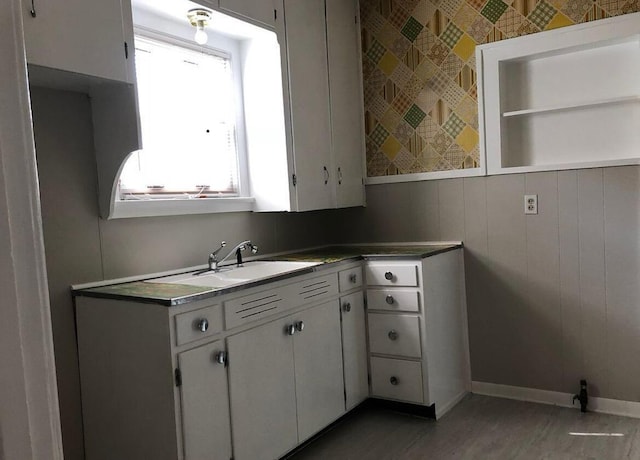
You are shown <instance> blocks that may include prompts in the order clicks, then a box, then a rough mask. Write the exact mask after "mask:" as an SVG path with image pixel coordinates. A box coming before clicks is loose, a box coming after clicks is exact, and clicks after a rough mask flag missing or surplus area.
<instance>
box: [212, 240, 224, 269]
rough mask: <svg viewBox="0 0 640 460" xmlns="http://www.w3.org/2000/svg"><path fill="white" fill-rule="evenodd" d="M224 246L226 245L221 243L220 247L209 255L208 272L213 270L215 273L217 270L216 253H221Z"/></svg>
mask: <svg viewBox="0 0 640 460" xmlns="http://www.w3.org/2000/svg"><path fill="white" fill-rule="evenodd" d="M226 245H227V242H226V241H223V242H221V243H220V247H219V248H218V249H216V250H215V251H213V252H212V253H211V254H209V270H213V271H215V272H217V271H218V270H219V268H218V265H219V262H218V253H219V252H220V251H222V248H224V247H225V246H226Z"/></svg>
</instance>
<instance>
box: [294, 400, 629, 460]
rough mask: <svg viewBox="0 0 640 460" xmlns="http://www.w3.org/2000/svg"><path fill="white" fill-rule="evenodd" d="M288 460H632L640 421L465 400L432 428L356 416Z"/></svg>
mask: <svg viewBox="0 0 640 460" xmlns="http://www.w3.org/2000/svg"><path fill="white" fill-rule="evenodd" d="M290 458H291V459H295V460H312V459H323V460H327V459H331V460H342V459H345V460H346V459H357V460H364V459H375V460H392V459H394V460H396V459H397V460H400V459H402V460H419V459H430V460H439V459H518V460H523V459H553V460H560V459H562V460H569V459H606V460H608V459H611V460H618V459H634V460H640V419H633V418H627V417H618V416H613V415H604V414H595V413H586V414H582V413H581V412H580V411H579V410H572V409H567V408H561V407H555V406H548V405H543V404H535V403H527V402H521V401H512V400H508V399H501V398H491V397H487V396H479V395H470V396H468V397H467V398H466V399H464V400H463V401H462V402H461V403H460V404H458V405H457V406H456V407H455V408H454V409H452V410H451V411H450V412H449V413H448V414H446V415H445V416H444V417H442V418H441V419H440V420H438V421H437V422H436V421H434V420H429V419H425V418H420V417H416V416H412V415H407V414H403V413H398V412H392V411H389V410H385V409H378V408H369V407H367V408H362V409H357V410H356V411H355V413H354V414H353V415H351V416H348V417H346V418H345V419H343V420H342V421H340V422H339V423H337V424H336V425H335V426H334V427H333V428H332V429H330V430H329V431H327V432H326V433H325V434H323V435H321V436H320V437H319V438H317V439H316V440H314V441H312V442H311V443H310V444H308V445H307V446H305V447H304V448H303V449H302V450H300V451H298V452H296V453H295V454H294V455H293V456H292V457H290Z"/></svg>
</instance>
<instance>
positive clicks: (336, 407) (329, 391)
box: [293, 301, 344, 442]
mask: <svg viewBox="0 0 640 460" xmlns="http://www.w3.org/2000/svg"><path fill="white" fill-rule="evenodd" d="M293 317H294V318H295V321H296V324H299V323H298V322H299V321H302V324H304V326H303V328H302V330H301V331H299V332H297V333H296V334H295V336H294V341H293V344H294V347H293V354H294V363H295V376H296V399H297V407H298V440H299V442H303V441H305V440H306V439H308V438H309V437H311V436H312V435H314V434H315V433H317V432H318V431H320V430H321V429H323V428H324V427H326V426H327V425H329V424H330V423H331V422H333V421H334V420H336V419H337V418H338V417H340V416H341V415H342V414H343V413H344V381H343V376H342V344H341V340H340V312H339V310H338V306H337V305H336V302H335V301H333V302H329V303H326V304H322V305H320V306H317V307H314V308H312V309H310V310H306V311H303V312H301V313H299V314H297V315H293ZM299 329H300V328H299Z"/></svg>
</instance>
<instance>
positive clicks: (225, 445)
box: [178, 341, 231, 460]
mask: <svg viewBox="0 0 640 460" xmlns="http://www.w3.org/2000/svg"><path fill="white" fill-rule="evenodd" d="M221 351H224V349H223V345H222V342H221V341H217V342H213V343H210V344H208V345H203V346H201V347H199V348H195V349H193V350H190V351H186V352H184V353H180V355H179V356H178V362H179V366H180V371H181V372H182V386H181V388H180V396H181V400H182V401H181V402H182V434H183V439H184V454H185V459H186V460H198V459H203V458H207V459H212V460H213V459H220V460H228V459H230V458H231V429H230V421H229V393H228V389H227V371H226V368H225V367H224V364H220V363H218V362H217V361H216V357H217V355H218V353H220V352H221Z"/></svg>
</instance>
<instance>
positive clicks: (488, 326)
mask: <svg viewBox="0 0 640 460" xmlns="http://www.w3.org/2000/svg"><path fill="white" fill-rule="evenodd" d="M524 182H525V178H524V175H510V176H499V177H498V176H494V177H489V178H488V179H487V223H488V249H489V251H488V254H489V257H490V259H491V272H490V276H491V278H490V280H489V282H488V284H487V285H485V286H484V289H486V291H487V295H488V299H487V303H486V304H485V306H486V309H485V311H484V314H485V317H484V319H483V321H484V323H485V334H487V336H486V345H483V346H482V352H481V353H482V354H483V355H484V356H483V374H484V373H488V375H491V376H492V379H495V381H500V382H508V383H509V384H520V383H525V382H526V381H527V380H528V378H531V376H530V373H529V370H528V363H527V362H526V359H527V356H528V353H529V352H528V350H527V349H526V348H524V347H522V346H519V345H514V344H519V343H520V340H521V337H522V336H523V335H524V334H526V333H527V331H528V327H529V325H528V323H527V312H526V308H527V306H526V305H527V303H526V292H527V291H526V276H527V260H526V257H527V251H526V224H525V217H524V212H523V198H522V197H523V196H524V190H525V184H524ZM489 318H491V319H490V320H489ZM472 327H473V325H472ZM476 343H477V342H476ZM497 357H500V358H499V359H496V358H497ZM485 375H486V374H485ZM474 378H476V377H475V376H474Z"/></svg>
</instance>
